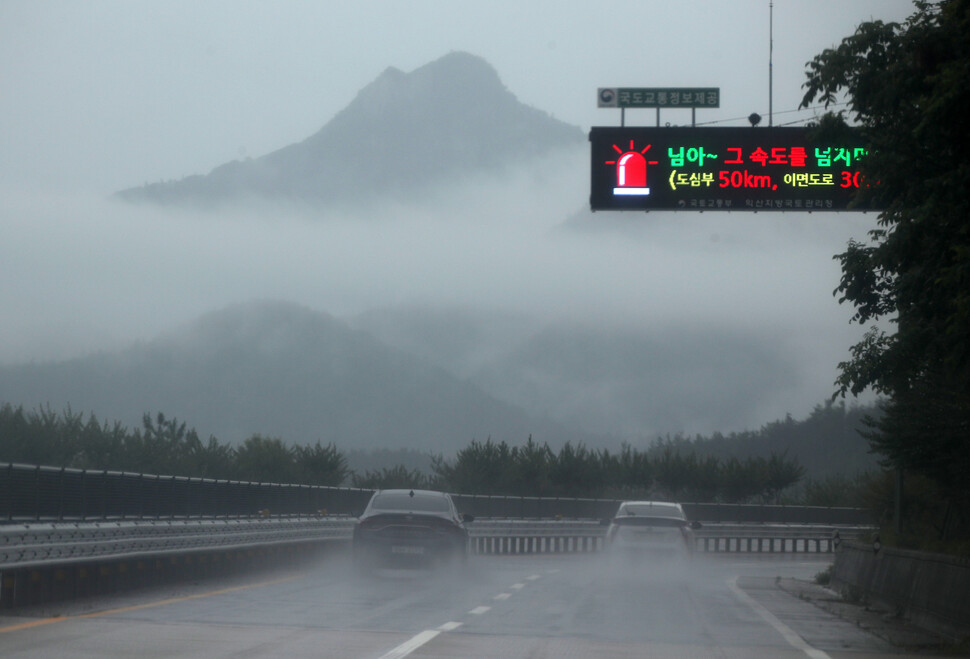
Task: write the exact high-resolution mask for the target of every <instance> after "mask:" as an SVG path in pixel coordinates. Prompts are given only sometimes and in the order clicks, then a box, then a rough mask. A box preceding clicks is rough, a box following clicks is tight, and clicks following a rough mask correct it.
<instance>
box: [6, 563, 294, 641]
mask: <svg viewBox="0 0 970 659" xmlns="http://www.w3.org/2000/svg"><path fill="white" fill-rule="evenodd" d="M301 577H302V575H299V574H297V575H293V576H289V577H283V578H282V579H273V580H272V581H260V582H259V583H253V584H247V585H245V586H233V587H232V588H222V589H220V590H211V591H209V592H206V593H198V594H197V595H186V596H184V597H171V598H169V599H164V600H159V601H157V602H147V603H145V604H135V605H134V606H124V607H121V608H117V609H107V610H105V611H96V612H94V613H82V614H81V615H76V616H62V617H58V618H44V619H42V620H31V621H30V622H23V623H20V624H17V625H9V626H7V627H0V634H4V633H6V632H15V631H19V630H21V629H30V628H31V627H40V626H42V625H50V624H53V623H55V622H64V621H65V620H77V619H80V618H100V617H101V616H108V615H115V614H118V613H128V612H129V611H138V610H140V609H151V608H154V607H156V606H164V605H166V604H176V603H178V602H188V601H190V600H197V599H203V598H206V597H214V596H216V595H225V594H227V593H234V592H236V591H239V590H247V589H249V588H260V587H262V586H273V585H276V584H279V583H286V582H287V581H295V580H296V579H299V578H301Z"/></svg>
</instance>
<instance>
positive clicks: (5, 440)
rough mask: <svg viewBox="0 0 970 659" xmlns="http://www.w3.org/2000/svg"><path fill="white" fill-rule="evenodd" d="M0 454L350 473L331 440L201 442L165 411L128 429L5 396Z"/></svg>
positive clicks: (302, 475) (325, 476)
mask: <svg viewBox="0 0 970 659" xmlns="http://www.w3.org/2000/svg"><path fill="white" fill-rule="evenodd" d="M0 462H20V463H24V464H39V465H49V466H56V467H72V468H76V469H108V470H112V471H128V472H136V473H147V474H165V475H175V476H189V477H201V478H216V479H235V480H252V481H257V482H277V483H300V484H307V485H341V484H343V482H344V481H345V480H346V478H347V476H348V474H349V470H348V469H347V464H346V460H345V458H344V456H343V454H342V453H341V452H340V451H338V450H337V448H336V447H335V446H333V445H332V444H328V445H327V446H322V445H321V444H320V443H319V442H317V443H316V444H315V445H313V446H290V445H288V444H285V443H284V442H283V441H282V440H281V439H278V438H267V437H263V436H261V435H254V436H252V437H250V438H249V439H247V440H246V441H245V442H243V444H242V445H241V446H239V447H238V448H234V447H233V446H232V445H230V444H223V443H220V442H219V441H218V440H217V439H216V438H215V437H210V438H209V440H208V441H207V442H205V443H203V442H202V441H201V440H200V439H199V436H198V433H196V431H195V429H194V428H189V427H188V426H187V425H186V424H185V423H184V422H180V421H179V420H178V419H174V418H171V419H170V418H167V417H166V416H165V415H164V414H161V413H159V414H157V415H155V416H154V417H153V416H151V415H150V414H146V415H144V417H143V418H142V427H141V428H139V429H135V430H129V429H127V428H125V427H124V426H122V425H121V424H120V423H117V422H116V423H114V424H108V423H103V424H102V423H99V422H98V420H97V418H96V417H95V416H94V415H91V416H90V417H88V420H87V421H85V420H84V417H83V415H81V414H78V413H75V412H73V411H71V410H70V409H67V410H66V411H64V412H63V413H61V414H58V413H56V412H52V411H51V410H50V409H47V408H44V409H41V410H39V411H36V412H25V411H24V409H23V407H16V408H15V407H13V406H12V405H10V404H8V403H5V404H3V405H0Z"/></svg>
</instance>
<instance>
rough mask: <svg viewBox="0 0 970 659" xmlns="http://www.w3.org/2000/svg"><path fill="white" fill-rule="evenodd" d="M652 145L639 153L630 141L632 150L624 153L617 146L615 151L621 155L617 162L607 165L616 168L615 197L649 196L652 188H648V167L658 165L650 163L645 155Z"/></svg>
mask: <svg viewBox="0 0 970 659" xmlns="http://www.w3.org/2000/svg"><path fill="white" fill-rule="evenodd" d="M651 146H653V145H652V144H648V145H647V146H645V147H644V148H643V149H640V150H639V151H637V150H636V149H635V148H634V146H633V140H630V149H629V150H628V151H624V150H623V149H621V148H620V147H618V146H617V145H615V144H614V145H613V149H614V150H616V152H617V153H619V154H620V157H619V158H617V159H616V160H607V161H606V163H605V164H607V165H615V166H616V187H615V188H613V194H615V195H648V194H650V188H648V187H647V165H656V164H657V161H656V160H650V161H648V160H647V159H646V158H645V157H644V154H645V153H646V152H647V151H649V150H650V147H651Z"/></svg>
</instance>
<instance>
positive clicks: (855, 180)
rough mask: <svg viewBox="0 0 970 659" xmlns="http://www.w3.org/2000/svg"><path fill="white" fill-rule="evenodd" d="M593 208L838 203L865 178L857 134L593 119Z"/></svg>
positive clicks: (768, 207) (831, 206) (776, 207)
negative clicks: (819, 138)
mask: <svg viewBox="0 0 970 659" xmlns="http://www.w3.org/2000/svg"><path fill="white" fill-rule="evenodd" d="M589 141H590V153H591V161H590V171H591V183H590V196H589V201H590V207H591V208H592V210H594V211H597V210H638V211H650V210H696V211H713V210H726V211H731V210H735V211H839V210H872V209H871V208H859V207H852V208H850V207H849V204H850V202H851V201H852V199H853V198H854V196H855V193H856V192H857V191H858V190H859V188H860V187H862V186H866V185H867V182H866V181H865V180H864V179H863V177H862V174H861V173H860V171H859V162H860V161H861V160H862V159H863V158H865V155H866V150H865V148H864V147H863V146H862V144H861V142H860V141H858V140H855V141H848V142H840V143H837V144H836V143H832V144H821V143H814V142H812V141H810V139H809V133H808V129H807V128H804V127H779V128H750V127H737V128H724V127H720V128H693V127H668V128H649V127H594V128H592V129H591V130H590V134H589Z"/></svg>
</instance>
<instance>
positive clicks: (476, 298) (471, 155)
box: [0, 53, 874, 451]
mask: <svg viewBox="0 0 970 659" xmlns="http://www.w3.org/2000/svg"><path fill="white" fill-rule="evenodd" d="M281 102H283V101H281ZM588 159H589V156H588V147H587V143H586V141H585V137H584V135H583V132H582V131H581V130H580V129H579V128H576V127H573V126H569V125H566V124H564V123H562V122H560V121H557V120H555V119H553V118H552V117H551V116H550V115H549V114H547V113H546V112H543V111H542V110H538V109H535V108H530V107H527V106H525V105H523V104H521V103H519V102H518V101H517V100H516V98H515V96H514V95H513V93H512V92H510V91H509V90H508V89H506V88H505V86H504V85H503V84H502V82H501V80H500V78H499V76H498V74H497V73H496V71H495V70H494V69H492V67H491V66H490V65H489V64H487V63H486V62H485V61H483V60H482V59H480V58H478V57H476V56H472V55H468V54H465V53H451V54H449V55H446V56H444V57H441V58H439V59H436V60H435V61H433V62H431V63H429V64H427V65H424V66H421V67H419V68H417V69H415V70H414V71H412V72H410V73H404V72H401V71H399V70H396V69H393V68H392V69H387V70H386V71H385V72H384V73H383V74H381V75H379V76H378V77H377V79H376V80H374V81H373V82H371V83H370V84H368V85H367V86H365V87H364V88H363V89H362V90H361V91H360V92H359V94H358V95H357V96H356V98H355V99H354V100H353V101H352V102H351V103H350V104H349V105H348V106H347V107H346V108H344V109H343V110H341V111H339V112H338V113H337V114H336V115H335V116H334V117H333V118H332V119H331V120H330V121H327V122H326V123H325V125H324V126H323V128H321V129H320V130H319V131H318V132H317V133H315V134H314V135H311V136H310V137H308V138H306V139H304V140H302V141H299V142H297V143H294V144H291V145H289V146H284V147H282V148H278V149H276V150H274V151H272V152H270V153H268V154H267V155H265V156H261V157H257V158H254V159H252V160H240V161H234V162H231V163H227V164H225V165H222V166H220V167H217V168H216V169H215V170H214V171H212V172H211V173H210V174H208V175H205V176H189V177H188V178H184V179H181V180H179V181H174V182H170V183H162V184H149V185H147V186H144V187H138V188H132V189H129V190H126V191H123V192H122V193H120V194H119V195H116V196H114V197H112V198H111V199H109V200H106V199H104V198H103V197H102V198H94V199H92V198H89V197H84V196H81V195H69V194H64V195H63V196H61V195H58V194H45V195H32V194H29V193H19V194H16V195H7V196H5V197H4V199H3V202H4V204H5V206H4V209H3V210H4V211H5V213H4V216H3V217H2V218H0V219H2V220H3V224H2V228H3V231H4V233H3V240H2V241H0V281H4V282H16V285H6V286H3V287H0V309H2V310H3V311H4V315H3V317H2V318H0V402H10V403H13V404H15V405H24V406H26V407H28V408H36V407H38V406H42V405H50V406H51V407H52V408H53V409H55V410H60V409H62V408H64V407H65V406H68V405H70V406H71V408H72V409H73V410H74V411H76V412H78V411H80V412H93V413H95V414H96V415H97V416H98V417H99V418H100V419H103V420H108V421H111V420H116V419H117V420H120V421H122V422H123V423H126V424H129V425H137V424H138V423H139V421H140V419H141V416H142V414H144V413H146V412H147V413H152V412H164V413H165V414H166V415H168V416H170V417H171V416H175V417H178V418H179V419H180V420H182V421H185V422H186V423H187V424H189V425H190V426H193V427H195V428H196V429H197V430H198V431H199V432H200V434H202V435H203V436H206V435H209V434H214V435H216V436H217V437H218V438H219V439H220V440H222V441H240V440H242V439H244V438H246V437H247V436H249V435H251V434H253V433H263V434H267V435H271V436H280V437H282V438H283V439H285V440H288V441H297V442H315V441H317V440H321V441H324V442H328V441H334V442H336V443H337V444H338V445H340V446H341V448H346V449H348V450H349V449H353V448H362V447H371V446H389V447H393V448H397V447H408V448H422V449H428V450H441V451H448V450H451V449H455V448H458V447H462V446H464V445H466V444H467V442H468V441H469V440H471V439H473V438H477V439H485V438H486V437H489V436H491V437H493V438H496V439H506V440H508V441H510V442H513V443H520V442H524V441H525V439H526V438H527V437H528V436H529V435H530V434H532V435H533V436H534V437H535V438H536V439H537V440H538V441H546V442H549V443H550V444H551V445H555V444H558V443H561V442H562V441H567V440H583V441H587V442H589V443H599V442H605V443H607V444H609V445H610V446H611V447H615V446H617V445H618V444H619V442H620V441H622V440H631V441H635V442H649V441H652V440H653V439H654V438H655V437H657V436H658V435H663V434H667V433H681V432H684V433H688V434H690V433H712V432H715V431H721V432H725V433H727V432H731V431H738V430H743V429H746V428H757V427H759V426H761V425H763V424H764V423H768V422H771V421H774V420H776V419H780V418H784V417H785V415H786V414H787V413H791V414H794V415H795V416H796V417H800V416H805V415H807V414H808V413H809V412H810V411H811V410H812V409H813V407H814V406H816V405H817V404H818V403H819V402H821V401H822V400H824V399H825V398H827V397H828V396H829V395H830V394H831V392H832V381H833V379H834V377H835V370H836V364H837V363H838V361H839V360H840V359H844V357H845V352H846V347H847V346H849V345H851V344H852V343H853V342H854V341H855V340H857V336H858V334H859V330H858V328H854V327H851V326H849V324H848V322H847V321H848V318H849V315H850V313H849V311H848V310H845V309H841V308H839V306H838V304H837V303H836V301H835V300H833V298H832V296H831V291H832V289H833V288H835V286H836V285H837V283H838V277H839V269H838V264H837V263H835V262H833V260H832V255H833V254H834V253H836V252H837V251H840V250H841V249H842V248H843V246H844V244H845V242H846V241H847V240H848V239H849V238H851V237H859V236H863V235H864V233H865V231H866V229H868V228H869V226H870V225H871V224H872V222H874V218H873V216H869V217H866V216H861V215H849V214H842V215H835V214H831V213H817V214H807V213H788V214H760V215H756V214H752V213H729V214H728V213H724V214H716V213H708V214H698V213H650V214H643V213H630V214H609V213H597V214H593V213H590V212H589V211H588V210H585V209H586V208H587V207H588V192H589V190H588V185H589V175H588V166H589V162H588ZM129 202H139V203H129ZM253 300H261V301H259V302H252V301H253Z"/></svg>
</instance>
